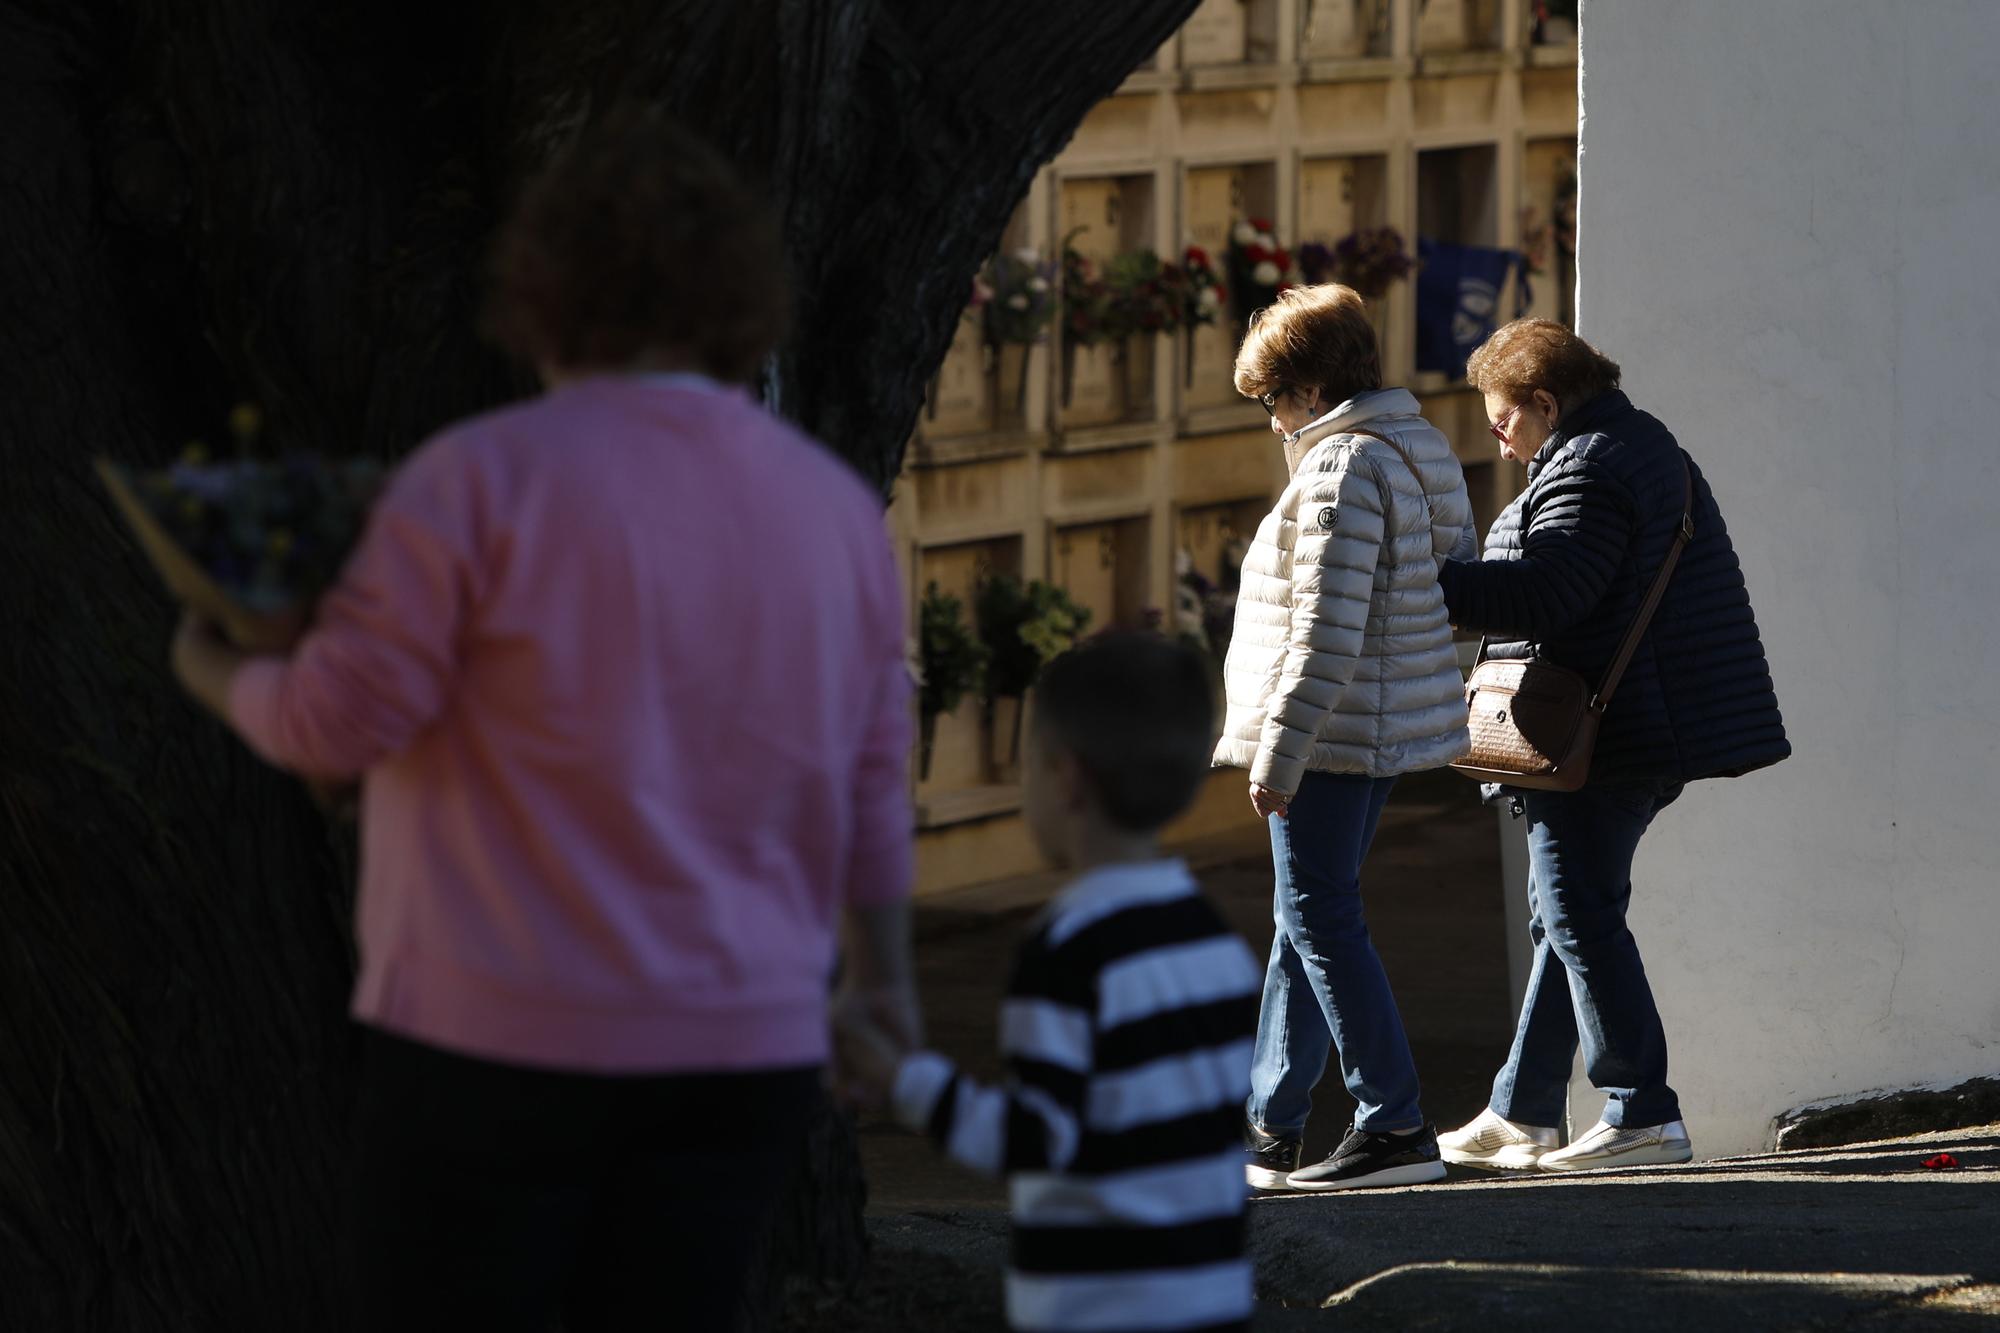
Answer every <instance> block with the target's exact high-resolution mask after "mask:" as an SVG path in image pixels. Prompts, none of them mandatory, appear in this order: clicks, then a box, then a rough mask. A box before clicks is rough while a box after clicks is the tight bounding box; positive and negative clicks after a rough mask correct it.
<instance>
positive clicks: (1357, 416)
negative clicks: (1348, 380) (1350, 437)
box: [1293, 389, 1422, 458]
mask: <svg viewBox="0 0 2000 1333" xmlns="http://www.w3.org/2000/svg"><path fill="white" fill-rule="evenodd" d="M1421 411H1422V409H1421V408H1419V407H1418V405H1417V398H1416V395H1415V394H1413V393H1411V392H1410V391H1409V390H1408V389H1371V390H1370V391H1368V392H1367V393H1362V394H1356V395H1355V396H1354V397H1352V398H1350V399H1348V400H1347V401H1346V402H1344V403H1342V404H1340V405H1339V406H1338V407H1335V408H1334V409H1333V410H1332V411H1331V412H1328V413H1327V414H1326V415H1325V416H1323V417H1321V418H1320V419H1319V420H1317V421H1315V422H1313V423H1311V424H1310V425H1308V426H1306V427H1305V428H1304V429H1303V430H1301V431H1300V432H1299V433H1298V434H1297V435H1295V436H1293V439H1294V440H1296V441H1297V443H1298V456H1299V457H1300V458H1304V457H1305V456H1306V455H1307V454H1309V453H1311V452H1312V451H1313V448H1314V447H1315V446H1316V445H1318V444H1319V442H1320V441H1321V440H1324V439H1325V438H1326V437H1327V436H1329V435H1338V434H1340V433H1341V432H1342V431H1351V430H1353V429H1354V428H1355V427H1356V426H1358V425H1360V424H1361V423H1362V422H1364V421H1373V420H1375V419H1376V418H1377V417H1405V416H1408V417H1413V416H1417V415H1419V414H1420V413H1421Z"/></svg>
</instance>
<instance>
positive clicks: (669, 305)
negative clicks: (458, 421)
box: [487, 110, 789, 382]
mask: <svg viewBox="0 0 2000 1333" xmlns="http://www.w3.org/2000/svg"><path fill="white" fill-rule="evenodd" d="M494 277H495V288H494V294H493V300H492V304H491V306H490V307H489V309H488V314H487V326H488V329H489V331H490V332H491V333H492V335H493V337H494V338H495V339H496V340H497V341H498V342H499V343H500V344H501V345H502V346H503V347H504V348H506V349H507V350H508V351H509V352H511V353H512V354H513V355H515V356H517V357H519V358H521V359H522V360H524V361H528V362H532V363H534V364H537V365H547V366H557V367H562V368H564V369H572V370H575V369H596V368H610V367H617V366H623V365H628V364H630V363H632V362H633V361H634V360H636V359H637V358H639V357H640V356H641V355H643V354H645V353H647V352H657V351H665V352H672V353H680V354H682V355H685V356H688V357H689V358H691V359H692V360H693V361H694V362H695V363H696V364H697V365H698V366H700V367H701V368H702V369H704V370H706V371H707V372H708V373H709V374H711V375H714V376H715V377H716V378H718V379H721V380H726V381H732V382H740V381H743V380H747V379H749V378H750V377H751V376H752V375H754V374H755V373H756V371H757V368H758V367H759V365H760V364H762V362H763V360H764V358H765V356H766V355H767V354H768V353H769V352H770V350H771V348H772V347H774V346H775V345H776V344H777V342H778V339H779V338H780V337H781V336H782V335H783V333H784V328H785V319H786V311H787V305H788V302H789V296H788V293H787V290H786V284H785V279H784V252H783V248H782V246H781V244H780V242H779V239H778V230H777V226H776V224H775V222H774V221H773V220H772V218H771V215H770V213H769V211H768V210H767V209H766V208H765V206H764V204H763V201H762V200H761V199H759V198H758V196H757V195H756V194H755V193H753V192H752V191H751V189H750V188H749V187H748V186H747V185H746V184H745V183H744V181H743V180H742V178H741V177H740V176H739V175H738V174H737V172H736V170H735V169H734V168H733V167H732V166H731V165H730V164H729V162H728V161H727V160H726V159H725V158H723V156H722V155H721V154H720V153H718V152H716V150H715V149H713V148H711V147H710V146H709V145H708V144H707V143H705V142H704V141H703V140H701V139H699V138H697V137H696V136H695V135H694V134H692V133H690V132H689V131H687V130H686V129H683V128H682V127H680V126H679V125H676V124H674V123H673V122H672V121H670V120H668V119H667V118H666V117H664V116H662V115H659V114H657V113H654V112H648V111H639V110H628V111H624V112H619V113H614V115H612V116H610V117H607V118H606V119H605V120H604V121H602V122H600V123H598V124H596V125H594V126H592V127H590V128H587V129H585V130H584V131H583V132H582V133H581V134H579V135H578V137H577V138H576V139H575V140H574V141H573V142H572V143H571V144H570V145H569V146H568V147H567V148H565V149H563V150H562V151H561V152H560V153H559V154H558V155H557V157H556V158H555V159H554V160H553V161H552V162H550V163H549V165H548V166H547V167H546V168H545V169H544V170H543V171H542V172H541V173H540V174H539V175H538V176H536V177H535V178H534V180H532V181H531V182H529V184H528V186H527V187H526V189H525V190H523V192H522V194H521V198H520V201H519V203H518V204H517V205H516V206H515V209H514V213H513V216H512V217H511V218H510V219H509V220H508V222H507V224H506V226H505V227H504V228H503V229H502V231H501V233H500V238H499V243H498V245H497V247H496V249H495V253H494Z"/></svg>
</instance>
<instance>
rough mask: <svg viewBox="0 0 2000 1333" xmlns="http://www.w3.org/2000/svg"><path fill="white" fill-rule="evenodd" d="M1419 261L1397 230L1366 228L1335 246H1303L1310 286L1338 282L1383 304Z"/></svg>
mask: <svg viewBox="0 0 2000 1333" xmlns="http://www.w3.org/2000/svg"><path fill="white" fill-rule="evenodd" d="M1416 267H1417V265H1416V261H1415V260H1413V259H1412V258H1411V257H1410V251H1409V248H1408V247H1407V246H1406V245H1405V244H1404V243H1403V233H1401V232H1399V231H1397V230H1396V229H1395V228H1394V227H1363V228H1360V229H1359V230H1357V231H1351V232H1349V233H1348V234H1347V235H1345V236H1343V237H1341V238H1340V239H1339V240H1338V241H1336V242H1334V244H1333V245H1332V246H1327V245H1324V244H1322V243H1320V242H1318V241H1313V242H1310V243H1308V244H1306V245H1302V246H1300V247H1299V273H1300V276H1302V277H1303V278H1304V279H1305V280H1306V281H1307V282H1309V283H1315V284H1316V283H1322V282H1338V283H1341V284H1343V285H1344V286H1348V287H1352V288H1353V289H1354V290H1355V291H1357V292H1359V293H1361V295H1362V297H1363V299H1365V300H1369V301H1379V300H1380V299H1382V297H1383V296H1385V295H1387V294H1388V291H1389V287H1390V284H1392V283H1396V282H1400V281H1402V280H1403V279H1405V278H1407V277H1409V276H1410V274H1411V273H1413V272H1415V271H1416Z"/></svg>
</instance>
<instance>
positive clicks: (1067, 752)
mask: <svg viewBox="0 0 2000 1333" xmlns="http://www.w3.org/2000/svg"><path fill="white" fill-rule="evenodd" d="M1033 718H1034V722H1033V727H1032V730H1031V732H1030V735H1029V738H1028V749H1027V787H1026V792H1025V797H1024V799H1025V802H1026V816H1027V820H1028V824H1029V826H1030V828H1031V829H1032V830H1033V832H1034V836H1035V838H1036V841H1037V842H1038V843H1039V844H1040V846H1041V848H1042V850H1043V852H1044V853H1045V854H1046V855H1047V856H1048V857H1049V858H1050V859H1051V860H1052V861H1054V862H1056V863H1057V864H1059V865H1063V866H1065V867H1067V868H1070V869H1072V870H1074V871H1076V872H1077V878H1076V880H1075V881H1074V882H1073V883H1071V884H1070V885H1069V886H1068V888H1066V889H1065V890H1064V891H1063V892H1062V893H1061V895H1059V896H1058V897H1057V898H1056V899H1055V901H1054V902H1052V903H1051V904H1050V905H1049V906H1048V908H1047V909H1046V910H1045V911H1044V912H1043V913H1042V914H1041V916H1040V917H1039V918H1037V920H1036V922H1035V925H1034V927H1033V930H1032V932H1031V933H1030V935H1029V936H1028V939H1027V941H1026V942H1025V943H1024V944H1023V945H1022V948H1021V951H1020V954H1019V956H1018V958H1017V959H1016V961H1015V966H1014V973H1013V978H1012V980H1011V981H1010V982H1009V984H1008V987H1007V992H1006V995H1005V997H1004V999H1003V1000H1002V1002H1001V1006H1000V1047H1001V1054H1002V1055H1003V1056H1004V1058H1005V1061H1006V1066H1007V1077H1006V1079H1005V1081H1004V1082H1003V1083H1002V1084H1001V1085H1000V1086H997V1087H986V1086H982V1085H980V1084H978V1083H975V1082H974V1081H973V1080H971V1079H969V1078H967V1077H965V1076H964V1075H962V1074H961V1073H960V1072H959V1071H958V1070H957V1069H956V1067H954V1065H953V1064H952V1062H951V1061H950V1060H948V1059H946V1058H945V1057H944V1056H942V1055H939V1054H937V1053H936V1052H934V1051H913V1050H908V1049H905V1048H903V1047H902V1046H901V1045H900V1044H899V1043H898V1042H897V1041H896V1040H895V1038H894V1037H892V1036H891V1035H890V1033H889V1032H888V1030H887V1029H885V1028H884V1027H882V1026H881V1025H879V1024H876V1023H874V1022H872V1021H870V1020H869V1018H868V1016H867V1014H866V1013H865V1012H861V1011H857V1010H852V1009H849V1010H844V1011H843V1012H842V1013H841V1014H840V1015H839V1035H840V1048H841V1063H842V1066H843V1073H844V1076H845V1077H847V1078H849V1079H850V1080H854V1081H857V1082H858V1084H859V1087H858V1088H857V1089H854V1091H857V1092H858V1093H860V1095H861V1096H862V1098H863V1100H866V1101H872V1102H874V1103H875V1104H877V1105H883V1104H886V1105H888V1106H889V1107H891V1108H893V1110H894V1113H895V1115H896V1117H897V1118H898V1119H899V1120H901V1121H902V1122H903V1124H905V1125H906V1126H908V1127H909V1128H911V1129H914V1130H918V1131H922V1132H926V1133H928V1134H929V1135H930V1136H931V1137H932V1138H933V1139H935V1140H936V1141H937V1143H938V1144H939V1146H940V1147H942V1149H943V1150H944V1151H945V1152H946V1153H948V1154H949V1155H950V1156H952V1157H953V1158H955V1159H957V1160H958V1161H960V1162H962V1163H964V1164H965V1165H967V1166H969V1167H972V1168H974V1169H975V1170H979V1171H982V1172H985V1173H988V1174H993V1175H1005V1176H1006V1177H1007V1180H1008V1189H1009V1194H1010V1196H1011V1202H1012V1207H1013V1215H1014V1216H1013V1222H1014V1235H1013V1262H1012V1264H1011V1265H1010V1267H1009V1270H1008V1274H1007V1314H1008V1319H1009V1322H1010V1323H1011V1324H1012V1325H1013V1327H1015V1328H1016V1329H1024V1330H1060V1329H1095V1330H1140V1329H1161V1330H1166V1329H1173V1330H1206V1329H1241V1328H1247V1327H1248V1326H1249V1319H1250V1312H1251V1275H1250V1265H1249V1262H1248V1260H1247V1259H1246V1258H1245V1257H1244V1246H1243V1232H1244V1195H1245V1185H1244V1178H1243V1151H1242V1118H1243V1100H1244V1098H1245V1096H1246V1095H1247V1093H1248V1090H1249V1080H1250V1052H1251V1043H1252V1040H1253V1038H1254V1035H1255V1032H1256V1027H1257V1001H1258V992H1259V986H1260V976H1259V969H1258V967H1257V965H1256V962H1255V960H1254V959H1253V958H1252V957H1251V955H1250V951H1249V949H1248V948H1247V947H1246V946H1245V945H1244V943H1243V941H1242V940H1241V939H1239V938H1237V937H1236V936H1235V935H1234V934H1232V933H1231V932H1230V930H1229V929H1228V927H1227V926H1225V925H1224V924H1223V921H1222V919H1221V917H1219V916H1218V915H1217V914H1216V912H1215V909H1214V908H1213V907H1211V906H1210V905H1209V904H1208V902H1207V900H1206V899H1204V898H1203V897H1202V896H1201V893H1200V891H1199V890H1198V889H1197V887H1196V885H1195V882H1194V878H1193V877H1192V876H1191V875H1190V874H1189V872H1188V869H1187V867H1186V866H1185V865H1183V864H1182V863H1180V862H1179V861H1176V860H1169V859H1166V858H1164V857H1163V856H1162V855H1161V852H1160V849H1159V831H1160V828H1161V826H1163V825H1164V824H1166V822H1167V821H1168V820H1169V819H1171V818H1173V817H1174V816H1175V815H1176V814H1178V813H1180V811H1181V810H1182V809H1183V808H1185V807H1186V805H1187V804H1188V802H1189V801H1190V800H1192V799H1193V796H1194V794H1195V791H1196V789H1197V788H1198V786H1199V785H1200V783H1201V781H1202V778H1203V775H1204V774H1205V773H1206V771H1207V768H1208V753H1209V748H1210V743H1211V734H1212V725H1213V714H1212V705H1211V702H1210V691H1209V681H1208V671H1207V668H1206V666H1205V664H1204V662H1203V660H1202V659H1201V657H1200V656H1199V655H1198V654H1197V653H1196V652H1194V651H1192V650H1190V649H1188V648H1185V647H1183V646H1181V645H1178V644H1175V643H1171V642H1169V641H1168V640H1166V639H1163V638H1160V637H1158V636H1152V635H1115V636H1112V635H1107V636H1102V637H1100V638H1098V639H1096V640H1093V641H1092V642H1090V643H1089V644H1087V645H1085V646H1084V647H1081V648H1078V649H1077V650H1075V651H1074V652H1071V653H1068V654H1066V655H1064V656H1063V657H1061V658H1058V659H1057V660H1056V661H1055V662H1053V663H1051V664H1050V665H1049V668H1048V670H1047V671H1046V672H1045V673H1044V674H1043V677H1042V680H1041V682H1040V684H1039V685H1038V686H1037V687H1036V689H1035V701H1034V709H1033Z"/></svg>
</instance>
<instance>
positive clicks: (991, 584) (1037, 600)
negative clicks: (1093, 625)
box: [973, 574, 1090, 775]
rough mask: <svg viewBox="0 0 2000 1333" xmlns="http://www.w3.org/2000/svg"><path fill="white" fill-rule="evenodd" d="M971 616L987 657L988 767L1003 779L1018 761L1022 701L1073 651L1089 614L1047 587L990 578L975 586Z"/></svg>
mask: <svg viewBox="0 0 2000 1333" xmlns="http://www.w3.org/2000/svg"><path fill="white" fill-rule="evenodd" d="M973 614H974V618H975V619H976V620H977V622H978V625H979V639H980V642H982V643H984V644H985V645H986V647H987V650H988V652H989V653H990V654H991V656H990V657H989V658H988V659H987V665H986V680H985V686H986V721H987V726H988V728H989V733H988V735H989V740H988V746H989V754H990V756H991V758H990V762H991V764H992V767H993V769H994V770H995V772H996V774H1000V775H1004V774H1007V773H1010V772H1011V771H1012V770H1013V769H1014V767H1015V766H1016V765H1017V764H1018V763H1019V762H1020V758H1021V709H1022V700H1023V699H1024V698H1025V697H1026V695H1027V693H1028V690H1029V688H1030V687H1031V686H1032V685H1033V684H1034V683H1035V679H1036V677H1038V676H1040V675H1041V674H1042V669H1043V668H1044V667H1046V666H1047V665H1048V664H1049V663H1050V662H1053V661H1054V660H1055V659H1056V658H1058V657H1061V656H1062V655H1063V654H1064V653H1066V652H1068V651H1069V650H1070V649H1071V648H1073V647H1075V646H1076V640H1077V637H1078V636H1079V635H1080V634H1082V633H1083V630H1084V627H1085V626H1086V625H1088V624H1089V623H1090V610H1089V608H1088V607H1082V606H1078V605H1077V604H1076V602H1075V601H1074V600H1073V599H1072V598H1071V597H1070V595H1069V592H1068V590H1067V589H1064V588H1061V587H1058V586H1057V585H1055V584H1053V583H1045V582H1043V581H1042V580H1041V579H1032V580H1030V581H1028V582H1027V583H1023V582H1022V581H1021V580H1020V579H1019V578H1016V577H1015V576H1014V575H1012V574H996V575H994V576H992V577H990V578H987V579H985V580H983V581H982V582H981V583H980V585H979V591H978V594H977V596H976V598H975V600H974V604H973Z"/></svg>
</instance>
